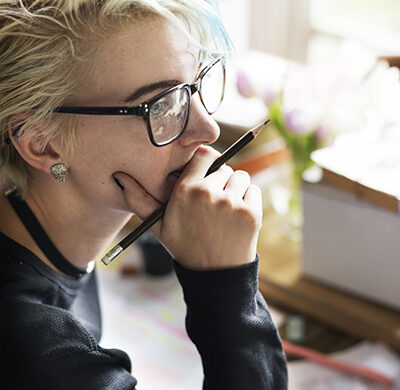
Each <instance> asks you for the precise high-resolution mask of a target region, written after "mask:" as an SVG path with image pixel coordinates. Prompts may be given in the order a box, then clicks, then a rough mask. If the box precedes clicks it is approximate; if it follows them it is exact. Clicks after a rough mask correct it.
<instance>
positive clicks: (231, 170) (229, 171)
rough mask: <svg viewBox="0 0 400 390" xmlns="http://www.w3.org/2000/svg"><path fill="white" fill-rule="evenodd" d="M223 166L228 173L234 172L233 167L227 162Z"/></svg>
mask: <svg viewBox="0 0 400 390" xmlns="http://www.w3.org/2000/svg"><path fill="white" fill-rule="evenodd" d="M221 168H222V169H223V170H224V171H226V173H230V174H232V173H233V172H234V171H233V169H232V167H230V166H229V165H226V164H224V165H223V166H222V167H221Z"/></svg>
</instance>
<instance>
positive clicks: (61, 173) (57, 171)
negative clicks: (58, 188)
mask: <svg viewBox="0 0 400 390" xmlns="http://www.w3.org/2000/svg"><path fill="white" fill-rule="evenodd" d="M50 171H51V176H53V177H54V179H56V180H60V181H62V182H64V181H65V178H66V177H67V176H68V168H67V166H66V165H65V164H63V163H58V164H55V165H53V166H52V167H51V169H50Z"/></svg>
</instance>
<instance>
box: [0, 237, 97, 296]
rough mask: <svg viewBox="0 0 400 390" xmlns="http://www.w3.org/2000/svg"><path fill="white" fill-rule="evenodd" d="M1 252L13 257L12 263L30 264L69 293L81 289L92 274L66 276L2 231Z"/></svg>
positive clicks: (0, 239) (0, 238)
mask: <svg viewBox="0 0 400 390" xmlns="http://www.w3.org/2000/svg"><path fill="white" fill-rule="evenodd" d="M0 254H5V255H6V256H8V257H9V258H11V259H12V263H15V264H17V265H18V263H21V264H24V263H25V264H29V266H30V267H32V268H33V269H34V270H35V271H36V272H37V273H39V274H40V275H41V276H43V277H45V278H46V279H48V280H51V281H53V282H54V283H57V285H59V286H60V287H62V288H63V289H64V290H65V291H66V292H68V294H75V293H76V290H77V289H81V288H82V286H83V285H85V284H86V283H87V281H88V278H89V277H90V275H91V274H88V273H87V274H85V275H84V276H83V277H81V278H80V279H70V278H66V277H65V276H63V275H62V274H60V273H59V272H57V271H55V270H54V269H53V268H51V267H49V266H48V265H47V264H46V263H44V262H43V261H42V260H41V259H40V258H39V257H38V256H37V255H36V254H35V253H33V252H32V251H31V250H30V249H28V248H26V247H24V246H23V245H21V244H20V243H18V242H17V241H15V240H13V239H12V238H11V237H9V236H7V235H6V234H5V233H3V232H2V231H0Z"/></svg>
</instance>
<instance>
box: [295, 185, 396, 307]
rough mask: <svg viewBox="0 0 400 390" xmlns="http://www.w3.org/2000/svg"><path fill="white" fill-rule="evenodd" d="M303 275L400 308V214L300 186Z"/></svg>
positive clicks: (329, 189) (336, 192) (323, 189)
mask: <svg viewBox="0 0 400 390" xmlns="http://www.w3.org/2000/svg"><path fill="white" fill-rule="evenodd" d="M303 207H304V228H303V256H302V257H303V258H302V263H303V274H304V276H306V277H310V278H312V279H316V280H318V281H321V282H324V283H326V284H328V285H330V286H333V287H336V288H339V289H343V290H345V291H347V292H351V293H354V294H356V295H359V296H362V297H365V298H369V299H371V300H373V301H376V302H379V303H383V304H385V305H388V306H391V307H392V308H395V309H397V310H400V215H399V214H398V213H394V212H391V211H388V210H386V209H384V208H381V207H378V206H374V205H372V204H370V203H367V202H365V201H362V200H358V199H356V198H355V197H354V195H353V194H351V193H348V192H345V191H342V190H339V189H337V188H334V187H331V186H329V185H328V184H322V183H318V184H311V183H304V184H303Z"/></svg>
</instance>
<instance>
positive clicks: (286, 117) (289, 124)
mask: <svg viewBox="0 0 400 390" xmlns="http://www.w3.org/2000/svg"><path fill="white" fill-rule="evenodd" d="M283 121H284V123H285V127H286V129H287V130H288V131H290V132H291V133H293V134H295V135H307V134H309V133H312V132H313V130H314V129H313V126H312V124H311V121H310V118H309V117H308V115H307V114H306V113H305V112H304V111H302V110H299V109H298V108H293V109H290V110H287V111H286V110H284V111H283Z"/></svg>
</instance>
